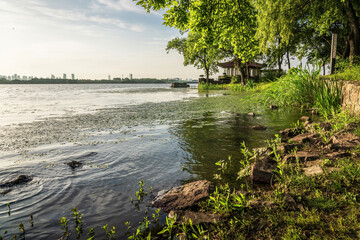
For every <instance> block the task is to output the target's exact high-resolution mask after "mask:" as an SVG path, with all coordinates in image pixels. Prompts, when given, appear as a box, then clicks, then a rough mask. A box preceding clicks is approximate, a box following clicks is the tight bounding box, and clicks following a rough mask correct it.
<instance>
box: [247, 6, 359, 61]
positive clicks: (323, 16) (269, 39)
mask: <svg viewBox="0 0 360 240" xmlns="http://www.w3.org/2000/svg"><path fill="white" fill-rule="evenodd" d="M254 3H255V6H256V8H257V10H258V30H257V37H258V39H259V42H260V48H261V49H262V50H266V49H268V48H271V47H273V46H274V45H275V44H277V42H276V39H281V44H288V43H289V42H290V41H291V39H294V38H298V37H299V36H298V35H297V32H296V31H294V29H296V28H297V26H298V25H299V24H300V25H301V24H306V25H311V26H312V28H313V31H314V32H312V34H313V35H317V36H321V35H329V34H331V33H338V34H342V36H341V37H343V36H346V48H344V53H343V56H344V57H349V58H350V61H353V59H354V57H356V56H359V55H360V27H359V26H360V24H359V16H360V2H359V0H256V1H255V0H254ZM334 26H337V27H336V28H334ZM332 29H341V31H339V32H337V31H332Z"/></svg>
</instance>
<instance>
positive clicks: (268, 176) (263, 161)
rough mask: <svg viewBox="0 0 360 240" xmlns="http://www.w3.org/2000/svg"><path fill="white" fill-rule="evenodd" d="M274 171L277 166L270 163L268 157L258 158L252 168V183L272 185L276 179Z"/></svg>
mask: <svg viewBox="0 0 360 240" xmlns="http://www.w3.org/2000/svg"><path fill="white" fill-rule="evenodd" d="M274 170H276V164H275V163H273V162H272V161H269V159H268V156H263V157H259V158H257V159H256V160H255V162H254V163H253V165H252V166H251V172H250V179H251V182H252V183H260V184H270V183H271V182H272V180H273V177H274Z"/></svg>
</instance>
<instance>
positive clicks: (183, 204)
mask: <svg viewBox="0 0 360 240" xmlns="http://www.w3.org/2000/svg"><path fill="white" fill-rule="evenodd" d="M211 189H212V184H211V183H210V182H209V181H206V180H200V181H196V182H191V183H188V184H185V185H182V186H179V187H174V188H172V189H170V190H168V191H161V192H159V193H158V195H157V196H156V198H155V199H154V200H153V201H152V205H153V207H156V208H161V209H162V210H163V211H165V212H168V211H171V210H185V209H189V208H191V207H193V206H195V205H196V203H197V202H199V201H201V200H204V199H206V198H208V197H209V195H210V191H211Z"/></svg>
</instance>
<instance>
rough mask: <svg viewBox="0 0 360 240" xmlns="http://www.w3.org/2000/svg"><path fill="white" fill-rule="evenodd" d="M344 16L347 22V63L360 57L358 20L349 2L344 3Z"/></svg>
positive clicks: (347, 0) (348, 0)
mask: <svg viewBox="0 0 360 240" xmlns="http://www.w3.org/2000/svg"><path fill="white" fill-rule="evenodd" d="M344 7H345V11H346V15H347V17H348V21H349V27H350V35H349V61H350V63H352V62H353V60H354V57H356V56H359V55H360V26H359V19H358V17H357V16H356V12H355V10H354V8H353V5H352V3H351V1H350V0H346V1H344Z"/></svg>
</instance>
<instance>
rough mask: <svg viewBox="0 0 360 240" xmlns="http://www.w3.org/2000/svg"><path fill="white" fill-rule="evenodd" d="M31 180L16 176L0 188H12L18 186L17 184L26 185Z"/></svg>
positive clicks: (24, 176)
mask: <svg viewBox="0 0 360 240" xmlns="http://www.w3.org/2000/svg"><path fill="white" fill-rule="evenodd" d="M31 180H32V177H30V176H27V175H19V176H17V177H16V178H15V179H13V180H11V181H8V182H5V183H3V184H0V187H2V188H3V187H12V186H14V185H19V184H23V183H27V182H30V181H31Z"/></svg>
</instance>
